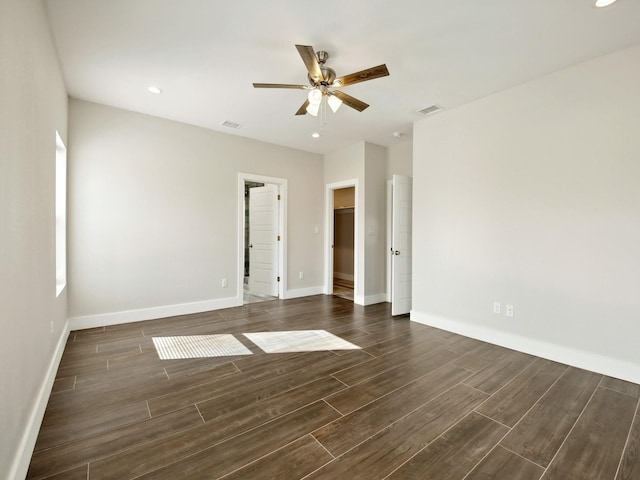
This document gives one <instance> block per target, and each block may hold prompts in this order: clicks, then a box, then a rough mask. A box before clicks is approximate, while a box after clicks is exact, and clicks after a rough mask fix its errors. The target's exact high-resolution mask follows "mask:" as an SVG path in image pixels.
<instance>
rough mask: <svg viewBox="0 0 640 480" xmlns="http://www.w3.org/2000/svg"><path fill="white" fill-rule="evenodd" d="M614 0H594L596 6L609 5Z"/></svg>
mask: <svg viewBox="0 0 640 480" xmlns="http://www.w3.org/2000/svg"><path fill="white" fill-rule="evenodd" d="M615 1H616V0H596V7H599V8H601V7H608V6H609V5H611V4H612V3H613V2H615Z"/></svg>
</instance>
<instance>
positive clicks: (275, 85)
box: [253, 83, 309, 90]
mask: <svg viewBox="0 0 640 480" xmlns="http://www.w3.org/2000/svg"><path fill="white" fill-rule="evenodd" d="M253 88H297V89H302V90H307V89H308V88H309V87H308V86H306V85H290V84H287V83H254V84H253Z"/></svg>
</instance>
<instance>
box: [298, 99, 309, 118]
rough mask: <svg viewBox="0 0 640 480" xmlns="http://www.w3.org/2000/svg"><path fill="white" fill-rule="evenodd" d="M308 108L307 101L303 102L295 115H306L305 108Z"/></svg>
mask: <svg viewBox="0 0 640 480" xmlns="http://www.w3.org/2000/svg"><path fill="white" fill-rule="evenodd" d="M308 106H309V99H307V100H305V101H304V103H303V104H302V106H301V107H300V108H299V109H298V111H297V112H296V115H306V114H307V107H308Z"/></svg>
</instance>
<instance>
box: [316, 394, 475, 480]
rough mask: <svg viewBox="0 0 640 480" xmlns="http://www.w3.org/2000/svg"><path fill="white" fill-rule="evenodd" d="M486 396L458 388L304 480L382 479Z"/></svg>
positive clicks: (427, 404)
mask: <svg viewBox="0 0 640 480" xmlns="http://www.w3.org/2000/svg"><path fill="white" fill-rule="evenodd" d="M485 398H486V394H485V393H482V392H480V391H478V390H475V389H473V388H471V387H467V386H465V385H460V384H459V385H457V386H456V387H454V388H452V389H451V390H449V391H447V392H446V393H444V394H443V395H440V396H439V397H437V398H436V399H434V400H432V401H430V402H428V403H426V404H425V405H423V406H422V407H420V408H419V409H417V410H415V411H414V412H412V413H411V414H410V415H407V416H405V417H404V418H402V419H401V420H399V421H398V422H396V423H394V424H392V425H390V426H389V427H387V428H385V429H384V430H382V431H381V432H379V433H377V434H376V435H374V436H373V437H371V438H369V439H368V440H366V441H365V442H363V443H361V444H360V445H358V446H357V447H355V448H353V449H351V450H349V451H348V452H347V453H345V454H344V455H342V456H341V457H338V458H336V459H335V460H333V461H332V462H330V463H328V464H327V465H325V466H324V467H322V468H321V469H319V470H317V471H316V472H314V473H312V474H311V475H309V477H307V478H308V479H309V480H312V479H313V480H317V479H337V478H349V479H350V480H373V479H381V478H385V477H386V476H387V475H389V474H390V473H392V472H393V471H394V470H395V469H396V468H398V467H399V466H400V465H402V464H403V463H404V462H406V461H407V460H409V459H410V458H411V457H412V456H413V455H415V454H416V453H418V452H419V451H420V450H422V449H423V448H424V447H425V446H426V445H428V444H429V443H430V442H432V441H433V440H435V439H436V438H437V437H438V436H440V435H441V434H442V433H443V432H444V431H446V430H447V429H448V428H450V427H451V426H452V425H453V424H455V423H456V422H458V421H459V420H460V419H461V418H463V417H464V416H465V415H467V414H468V413H470V412H471V410H473V408H474V407H475V406H477V405H479V404H480V402H482V401H483V400H484V399H485Z"/></svg>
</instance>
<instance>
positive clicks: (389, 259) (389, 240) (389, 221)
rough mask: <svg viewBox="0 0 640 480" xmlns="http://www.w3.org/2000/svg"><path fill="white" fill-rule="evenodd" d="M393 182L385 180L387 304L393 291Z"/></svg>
mask: <svg viewBox="0 0 640 480" xmlns="http://www.w3.org/2000/svg"><path fill="white" fill-rule="evenodd" d="M392 228H393V180H391V179H390V180H387V248H385V255H386V258H387V262H386V265H387V278H386V283H387V302H388V303H391V290H392V289H393V280H392V273H393V272H392V269H393V263H392V260H393V257H392V256H391V250H392V248H393V245H391V243H392V238H393V232H392V231H391V229H392Z"/></svg>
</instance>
